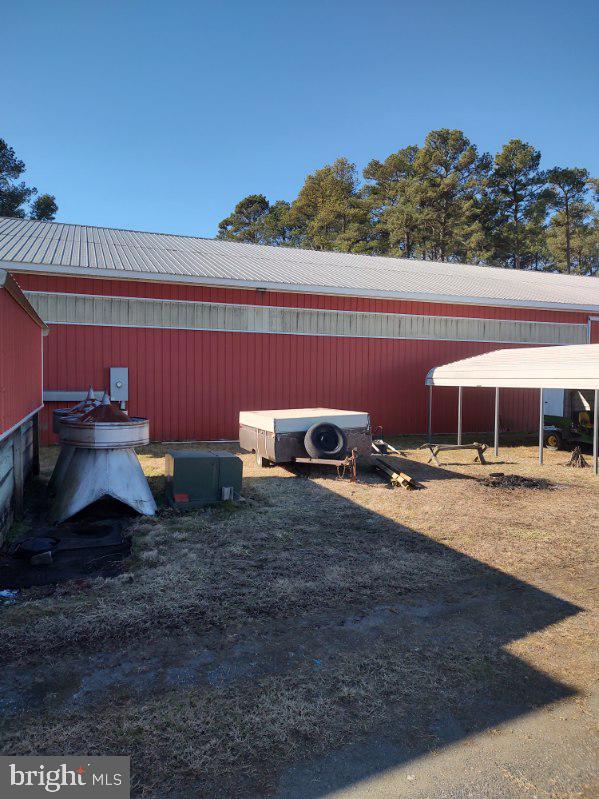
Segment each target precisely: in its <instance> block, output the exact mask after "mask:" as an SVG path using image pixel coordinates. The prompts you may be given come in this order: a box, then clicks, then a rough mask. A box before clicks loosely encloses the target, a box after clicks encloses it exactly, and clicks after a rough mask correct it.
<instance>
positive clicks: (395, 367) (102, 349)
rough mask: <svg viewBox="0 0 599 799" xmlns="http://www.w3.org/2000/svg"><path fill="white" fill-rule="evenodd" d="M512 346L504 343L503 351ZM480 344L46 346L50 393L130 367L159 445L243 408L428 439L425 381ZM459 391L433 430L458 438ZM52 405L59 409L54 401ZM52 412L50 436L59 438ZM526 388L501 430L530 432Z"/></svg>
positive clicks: (230, 297) (507, 402)
mask: <svg viewBox="0 0 599 799" xmlns="http://www.w3.org/2000/svg"><path fill="white" fill-rule="evenodd" d="M18 279H19V283H20V285H21V287H22V288H23V289H28V290H32V291H36V290H37V291H53V292H73V293H80V294H96V295H103V296H127V297H150V298H157V299H176V300H192V301H194V300H195V301H209V302H227V303H241V304H250V305H271V306H284V307H297V308H325V309H338V310H349V311H370V312H387V313H389V312H391V313H393V312H395V313H408V314H423V315H436V316H455V317H475V318H476V317H477V318H489V319H511V320H529V321H544V322H564V323H579V324H580V323H581V324H586V323H587V318H588V315H587V314H586V313H573V312H562V311H543V310H527V309H509V308H496V307H489V306H474V305H460V304H441V303H425V302H409V301H402V300H375V299H367V298H357V297H334V296H325V295H313V294H300V293H285V292H271V291H267V292H261V291H257V290H254V289H225V288H214V287H206V286H191V285H180V284H175V283H163V282H157V283H152V282H148V281H139V280H130V281H125V280H104V279H95V278H75V277H63V276H56V275H39V274H29V275H27V274H19V276H18ZM501 346H506V345H501ZM496 348H497V345H494V344H488V343H477V342H452V341H419V340H391V339H360V338H334V337H326V336H293V335H272V334H258V333H226V332H203V331H184V330H157V329H149V328H146V329H134V328H118V327H114V328H113V327H90V326H83V325H81V326H79V325H52V335H51V336H49V337H48V339H47V341H46V344H45V383H44V387H45V388H46V389H48V390H82V389H84V388H86V387H87V386H88V385H90V384H93V385H94V386H95V387H96V388H102V387H104V386H105V385H106V383H107V370H108V367H109V366H128V367H129V383H130V398H131V399H130V404H129V409H130V411H131V412H132V413H134V414H139V415H143V416H148V417H149V418H150V424H151V434H152V437H153V438H154V439H155V440H185V439H217V438H236V437H237V418H238V413H239V411H240V410H251V409H258V408H283V407H301V406H315V405H323V406H331V407H341V408H349V409H356V410H366V411H369V412H370V414H371V418H372V422H373V425H383V427H384V429H385V432H386V433H387V434H392V433H424V431H425V428H426V396H425V388H424V377H425V375H426V373H427V371H428V370H429V369H430V368H431V367H433V366H436V365H438V364H441V363H447V362H449V361H453V360H458V359H459V358H465V357H468V356H471V355H478V354H480V353H483V352H488V351H490V350H493V349H496ZM456 395H457V391H456V390H455V389H436V390H435V402H434V411H433V416H434V421H433V426H434V429H435V430H436V431H439V432H441V431H442V432H449V431H454V430H455V426H456V421H455V419H456V412H457V399H456ZM492 406H493V392H492V391H485V390H480V389H477V390H475V389H472V390H465V393H464V429H465V430H469V431H481V430H489V429H491V427H492V420H493V407H492ZM52 407H56V405H54V406H52ZM52 407H49V408H48V409H47V410H46V411H45V412H44V414H43V417H42V433H43V437H44V440H45V441H46V442H49V441H50V440H52V438H53V437H52V433H51V425H50V411H51V410H52ZM536 414H537V410H536V404H535V399H534V396H533V394H532V393H531V392H529V391H515V390H510V391H504V392H502V401H501V424H502V426H503V427H505V428H507V429H512V430H523V429H533V428H534V427H535V424H536Z"/></svg>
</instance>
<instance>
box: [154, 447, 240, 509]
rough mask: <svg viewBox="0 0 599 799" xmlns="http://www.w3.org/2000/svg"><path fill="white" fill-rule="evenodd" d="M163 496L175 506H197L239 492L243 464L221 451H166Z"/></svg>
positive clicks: (214, 501) (211, 502)
mask: <svg viewBox="0 0 599 799" xmlns="http://www.w3.org/2000/svg"><path fill="white" fill-rule="evenodd" d="M164 467H165V474H166V498H167V501H168V502H169V504H170V505H172V506H173V507H175V508H181V509H184V508H198V507H202V506H203V505H211V504H214V503H217V502H222V501H223V500H224V499H233V497H234V495H235V494H240V493H241V481H242V473H243V463H242V461H241V458H238V457H237V456H236V455H233V453H232V452H225V451H222V450H201V449H180V450H170V451H169V452H167V453H166V455H165V456H164Z"/></svg>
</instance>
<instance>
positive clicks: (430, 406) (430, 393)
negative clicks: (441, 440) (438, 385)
mask: <svg viewBox="0 0 599 799" xmlns="http://www.w3.org/2000/svg"><path fill="white" fill-rule="evenodd" d="M432 440H433V385H432V383H431V384H430V385H429V387H428V443H429V444H430V443H432Z"/></svg>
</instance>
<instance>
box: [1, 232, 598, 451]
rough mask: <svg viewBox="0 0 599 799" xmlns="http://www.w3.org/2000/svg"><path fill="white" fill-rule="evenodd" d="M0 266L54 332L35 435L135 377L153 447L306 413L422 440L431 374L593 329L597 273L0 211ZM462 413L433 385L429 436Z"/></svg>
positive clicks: (475, 426) (509, 414) (485, 422)
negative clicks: (268, 413) (65, 411)
mask: <svg viewBox="0 0 599 799" xmlns="http://www.w3.org/2000/svg"><path fill="white" fill-rule="evenodd" d="M0 267H2V268H4V269H8V270H10V271H11V272H12V273H13V274H15V275H16V276H17V277H18V280H19V283H20V284H21V286H22V287H23V289H24V290H25V292H26V294H27V297H28V299H29V300H30V302H31V303H32V305H33V306H34V307H35V308H36V310H37V311H38V313H39V314H40V316H41V317H42V318H43V319H44V321H45V322H46V323H47V324H48V325H49V326H50V328H51V330H52V335H51V336H49V338H48V339H47V341H46V345H45V354H44V392H45V398H46V400H47V402H46V405H47V409H46V410H45V411H44V414H45V415H44V420H43V435H44V440H45V441H50V440H52V434H51V425H50V418H49V411H50V410H51V409H52V407H56V403H58V404H65V402H66V401H68V400H73V401H74V400H75V399H76V398H77V397H79V396H82V395H83V392H84V391H85V390H86V388H87V387H88V386H89V385H90V384H92V385H93V386H94V387H95V388H96V389H101V388H104V387H105V386H106V385H108V382H109V379H110V373H109V369H110V367H125V368H127V369H128V373H125V376H127V375H128V401H129V409H130V410H131V412H132V413H134V414H139V415H143V416H148V417H149V418H150V422H151V430H152V437H153V438H154V439H157V440H188V439H219V438H225V439H227V438H228V439H234V438H236V437H237V415H238V412H239V410H252V409H259V408H284V407H303V406H306V407H313V406H328V407H340V408H347V409H356V410H365V411H368V412H369V413H370V414H371V418H372V422H373V425H382V426H383V427H384V430H385V433H386V434H392V433H424V432H425V430H426V401H425V388H424V379H425V376H426V373H427V372H428V370H429V369H430V368H431V367H433V366H436V365H438V364H442V363H445V362H448V361H455V360H457V359H459V358H465V357H468V356H469V355H478V354H480V353H483V352H486V351H489V350H493V349H497V348H499V347H505V346H514V347H517V346H519V345H527V346H530V345H533V344H539V345H543V344H581V343H585V342H587V341H588V340H589V336H593V337H595V336H597V335H598V334H597V332H596V331H597V329H598V326H599V322H598V321H593V317H597V316H598V315H599V280H597V279H596V278H587V277H575V276H569V275H555V274H547V273H539V272H521V271H514V270H506V269H494V268H490V267H481V266H472V265H467V264H451V263H434V262H429V261H414V260H405V259H400V258H389V257H377V256H365V255H348V254H344V253H333V252H315V251H312V250H299V249H291V248H283V247H270V246H260V245H253V244H241V243H235V242H225V241H218V240H212V239H200V238H192V237H186V236H174V235H164V234H159V233H142V232H137V231H132V230H113V229H108V228H96V227H86V226H81V225H67V224H58V223H49V222H35V221H29V220H21V219H0ZM121 374H122V373H121ZM115 386H116V383H115V382H114V381H113V396H114V397H115V398H121V397H122V396H124V395H123V394H122V393H119V390H118V389H117V388H116V387H115ZM123 390H126V386H125V389H123ZM528 400H529V398H528V395H527V393H526V392H524V391H520V392H518V391H511V392H509V394H508V392H506V395H505V397H503V398H502V408H501V425H502V427H503V428H504V429H512V430H522V429H531V428H534V426H535V422H536V414H537V411H536V409H535V405H534V403H530V402H529V401H528ZM455 417H456V398H455V392H453V391H451V390H450V389H442V390H440V391H439V392H438V395H437V397H436V398H435V409H434V420H435V430H436V431H438V432H441V431H446V432H449V431H451V430H454V429H455V425H456V422H455ZM492 423H493V411H492V396H489V397H487V396H486V395H484V393H483V392H474V391H473V392H471V393H469V392H468V391H466V393H465V396H464V429H465V430H469V431H482V430H489V429H491V428H492Z"/></svg>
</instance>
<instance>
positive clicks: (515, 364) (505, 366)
mask: <svg viewBox="0 0 599 799" xmlns="http://www.w3.org/2000/svg"><path fill="white" fill-rule="evenodd" d="M426 384H427V385H429V386H478V387H490V388H504V387H505V388H576V389H599V344H575V345H572V346H565V347H523V348H517V349H509V350H495V351H494V352H487V353H485V354H484V355H476V356H475V357H474V358H465V359H464V360H462V361H454V362H453V363H447V364H445V365H444V366H436V367H435V368H434V369H431V370H430V372H429V373H428V374H427V376H426Z"/></svg>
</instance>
